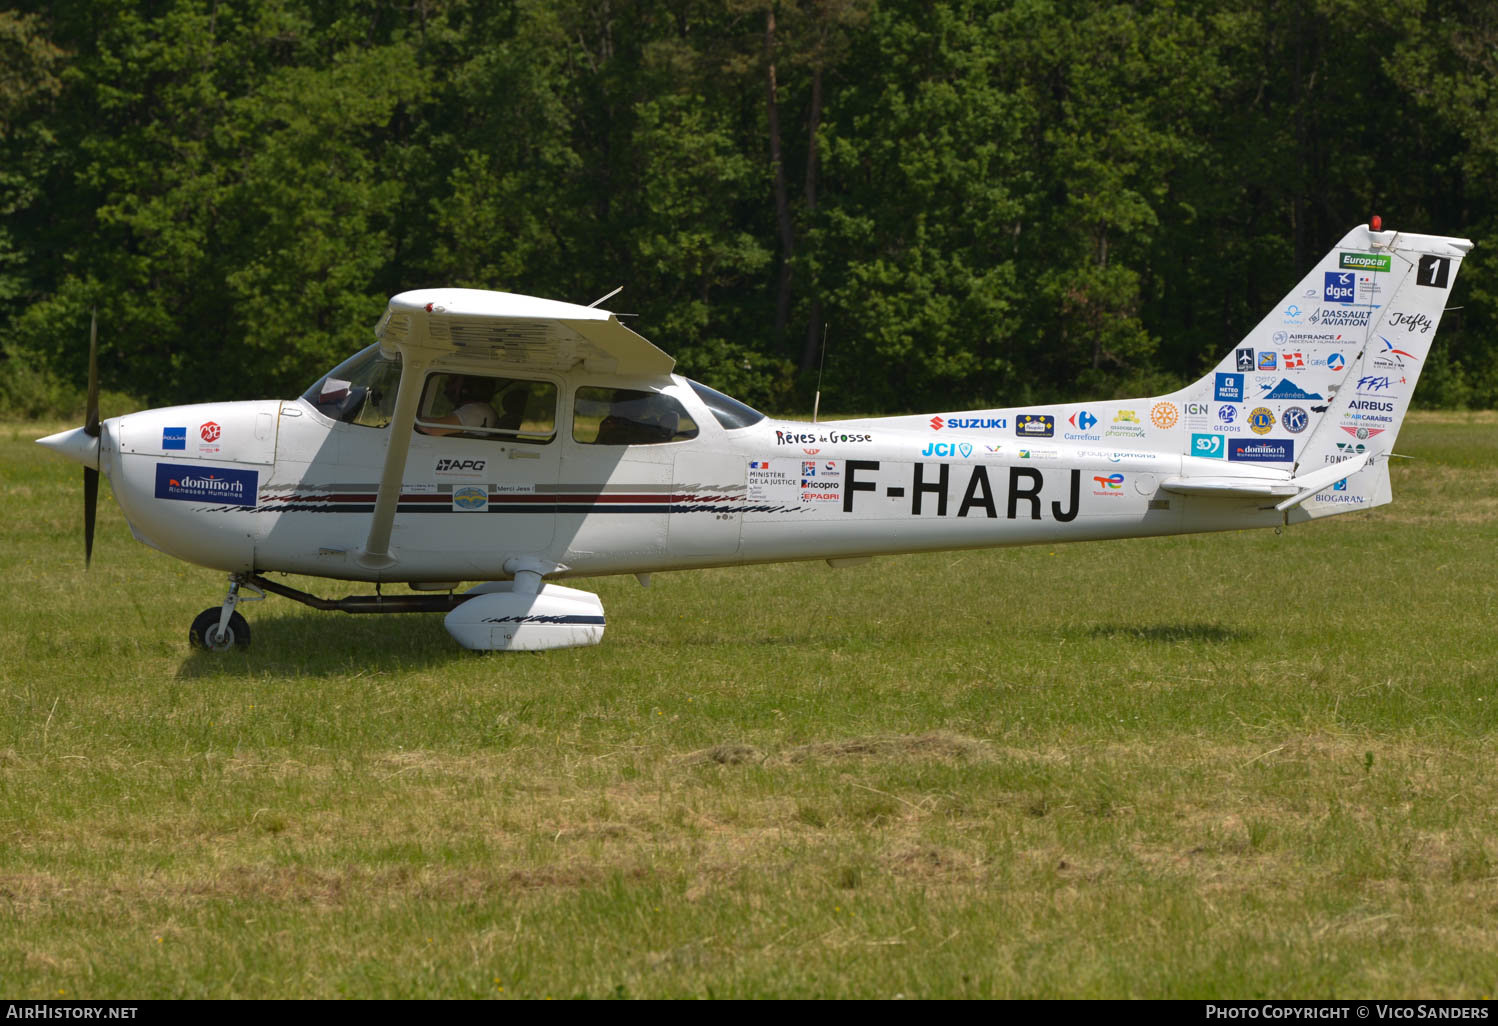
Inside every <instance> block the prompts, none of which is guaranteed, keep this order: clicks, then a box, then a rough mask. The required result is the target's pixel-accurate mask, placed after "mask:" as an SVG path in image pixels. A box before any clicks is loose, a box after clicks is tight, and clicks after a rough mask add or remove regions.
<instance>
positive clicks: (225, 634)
mask: <svg viewBox="0 0 1498 1026" xmlns="http://www.w3.org/2000/svg"><path fill="white" fill-rule="evenodd" d="M244 576H245V575H240V574H230V575H229V594H228V595H226V596H225V597H224V604H223V605H222V606H211V607H209V608H208V609H205V610H203V611H202V612H201V613H199V614H198V615H197V617H196V618H195V619H194V620H193V622H192V626H191V627H190V628H188V631H187V640H188V642H189V643H190V644H191V645H192V647H193V648H201V649H205V650H207V651H209V652H227V651H229V650H230V649H231V648H249V647H250V625H249V622H248V621H246V620H245V618H244V617H243V616H240V615H239V612H238V611H237V610H235V608H234V607H235V606H237V605H239V603H241V602H259V601H260V600H261V599H263V598H265V592H263V591H261V590H260V589H259V588H257V587H255V586H254V585H253V584H248V583H247V582H246V581H245V579H244ZM241 585H244V586H245V587H248V588H249V589H250V590H251V591H253V592H254V593H255V594H254V595H251V596H247V597H245V598H241V597H240V595H239V589H240V586H241Z"/></svg>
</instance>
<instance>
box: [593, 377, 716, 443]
mask: <svg viewBox="0 0 1498 1026" xmlns="http://www.w3.org/2000/svg"><path fill="white" fill-rule="evenodd" d="M696 437H697V422H696V421H694V420H693V419H692V415H691V414H689V413H688V412H687V411H686V408H685V407H684V406H682V405H681V403H679V402H677V401H676V400H675V399H673V398H671V397H670V396H669V395H665V394H663V393H661V392H642V391H639V390H637V389H633V388H579V389H578V390H577V395H576V397H575V402H574V403H573V410H572V439H573V441H575V442H581V443H582V444H584V445H659V444H661V443H663V442H684V441H686V440H687V439H688V438H696Z"/></svg>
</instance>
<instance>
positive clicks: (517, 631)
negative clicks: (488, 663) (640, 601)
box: [443, 581, 604, 652]
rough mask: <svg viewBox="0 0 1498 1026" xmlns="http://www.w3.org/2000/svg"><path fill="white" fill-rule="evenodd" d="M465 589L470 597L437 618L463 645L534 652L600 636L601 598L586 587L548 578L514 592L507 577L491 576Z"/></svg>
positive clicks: (597, 639)
mask: <svg viewBox="0 0 1498 1026" xmlns="http://www.w3.org/2000/svg"><path fill="white" fill-rule="evenodd" d="M468 594H470V595H473V596H475V597H474V598H471V599H469V600H468V601H467V602H464V603H463V604H462V605H461V606H458V607H457V608H456V609H454V610H453V611H452V612H450V613H448V614H447V617H446V619H445V620H444V621H443V623H444V625H445V626H446V627H447V632H448V633H449V634H451V635H452V636H453V637H454V638H455V639H457V642H458V644H460V645H462V646H463V647H464V648H471V649H476V650H480V651H492V652H537V651H541V650H544V649H549V648H580V647H582V646H584V645H596V644H598V643H599V642H600V641H602V640H603V628H604V619H603V603H602V602H600V601H599V599H598V596H597V595H594V594H593V593H592V592H590V591H581V590H579V589H577V588H564V587H562V586H561V585H560V584H548V585H545V586H544V587H542V588H541V590H540V591H539V592H537V593H531V592H520V591H516V590H515V583H514V582H513V581H495V582H492V583H490V584H481V585H479V586H478V587H477V588H473V589H471V590H470V591H469V592H468Z"/></svg>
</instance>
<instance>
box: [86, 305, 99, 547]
mask: <svg viewBox="0 0 1498 1026" xmlns="http://www.w3.org/2000/svg"><path fill="white" fill-rule="evenodd" d="M83 433H84V434H86V435H88V436H89V437H90V438H98V437H99V311H98V308H97V307H96V308H95V309H94V310H93V315H92V317H91V318H90V320H89V325H88V409H87V413H86V415H85V419H84V422H83ZM98 507H99V469H98V467H97V466H94V467H89V466H85V467H84V468H83V567H84V569H85V570H86V569H88V565H89V563H90V562H92V561H93V558H94V518H95V515H96V513H97V511H98Z"/></svg>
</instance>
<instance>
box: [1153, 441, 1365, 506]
mask: <svg viewBox="0 0 1498 1026" xmlns="http://www.w3.org/2000/svg"><path fill="white" fill-rule="evenodd" d="M1373 455H1374V454H1373V453H1363V454H1362V455H1359V456H1354V457H1353V458H1352V459H1348V460H1342V461H1341V462H1340V463H1333V464H1332V465H1331V466H1329V467H1322V468H1321V469H1320V470H1315V471H1312V472H1311V473H1309V474H1302V475H1300V476H1299V477H1293V478H1292V477H1169V478H1166V479H1165V480H1164V481H1161V482H1160V487H1161V488H1163V489H1165V490H1166V491H1167V492H1175V493H1176V494H1178V495H1211V496H1218V497H1221V498H1238V499H1263V498H1278V497H1287V498H1286V499H1285V501H1284V502H1281V503H1279V504H1277V505H1276V506H1275V507H1274V508H1275V509H1277V510H1280V511H1281V512H1283V511H1284V510H1287V509H1289V508H1290V507H1291V506H1295V505H1298V504H1299V503H1302V502H1304V501H1305V500H1306V499H1309V498H1310V497H1311V496H1313V495H1315V494H1316V493H1317V492H1319V491H1321V490H1322V489H1323V488H1326V487H1327V486H1329V485H1332V484H1335V483H1336V482H1338V481H1340V480H1342V479H1343V478H1344V477H1347V476H1349V475H1351V474H1355V473H1357V472H1358V471H1359V470H1362V469H1363V467H1364V466H1366V465H1367V463H1368V461H1369V460H1370V459H1372V458H1373Z"/></svg>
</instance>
